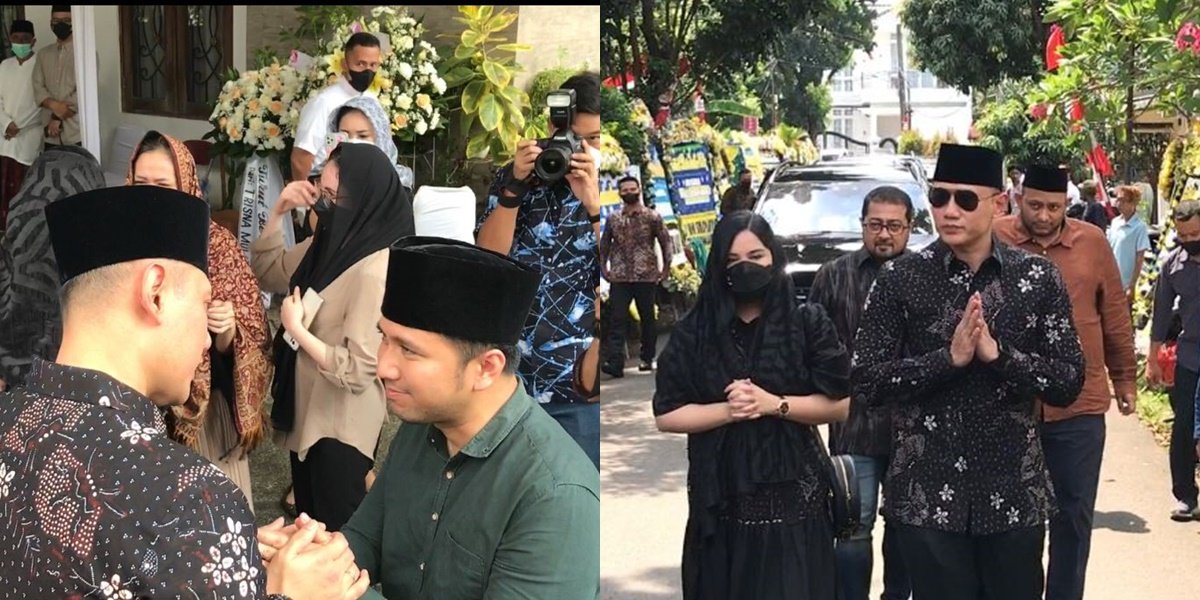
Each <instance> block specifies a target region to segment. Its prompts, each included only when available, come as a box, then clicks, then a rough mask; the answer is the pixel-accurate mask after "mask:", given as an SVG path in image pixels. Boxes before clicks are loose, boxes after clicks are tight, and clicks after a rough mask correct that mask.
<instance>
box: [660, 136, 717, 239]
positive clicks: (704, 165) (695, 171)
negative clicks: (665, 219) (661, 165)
mask: <svg viewBox="0 0 1200 600" xmlns="http://www.w3.org/2000/svg"><path fill="white" fill-rule="evenodd" d="M666 156H667V165H668V169H669V173H670V177H669V178H668V182H669V184H670V189H671V200H672V204H673V205H674V208H675V214H676V216H677V218H678V220H679V232H680V235H681V236H682V237H683V240H684V243H688V244H690V243H692V242H691V241H692V240H693V239H697V240H700V241H701V242H700V243H702V244H707V243H708V238H709V236H710V235H712V230H713V228H714V227H715V226H716V223H717V202H718V201H717V189H716V185H715V183H714V181H713V172H712V168H711V167H710V164H711V163H710V161H711V160H712V155H711V154H710V153H709V150H708V146H706V145H705V144H703V143H701V142H687V143H682V144H675V145H673V146H670V147H669V148H667V150H666Z"/></svg>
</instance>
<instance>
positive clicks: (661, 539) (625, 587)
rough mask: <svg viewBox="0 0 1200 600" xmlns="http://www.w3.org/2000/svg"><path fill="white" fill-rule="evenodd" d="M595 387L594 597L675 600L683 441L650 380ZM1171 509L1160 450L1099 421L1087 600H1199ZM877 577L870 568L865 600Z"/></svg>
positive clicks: (1186, 529)
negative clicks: (666, 425) (664, 427)
mask: <svg viewBox="0 0 1200 600" xmlns="http://www.w3.org/2000/svg"><path fill="white" fill-rule="evenodd" d="M634 366H635V367H636V364H635V365H634ZM602 386H603V387H602V389H603V396H602V398H603V402H604V409H603V417H602V418H603V423H602V426H603V429H602V431H603V436H602V438H601V442H600V454H601V469H600V474H601V489H602V494H603V497H602V505H601V506H602V508H601V510H602V513H601V522H602V523H603V528H602V532H601V542H600V543H601V554H600V560H601V562H600V573H601V594H600V596H601V598H604V599H618V598H619V599H621V600H666V599H670V598H678V597H679V595H680V591H679V559H680V554H681V552H682V540H683V528H684V524H685V522H686V520H687V495H686V473H687V454H686V450H685V436H682V435H672V434H663V433H659V432H658V431H657V430H656V429H655V428H654V421H653V417H652V415H651V412H650V398H651V397H652V395H653V393H654V378H653V376H652V375H650V374H642V373H638V372H637V369H636V368H633V369H629V370H627V371H626V376H625V377H624V378H623V379H616V380H614V379H608V378H607V377H606V378H605V379H604V380H603V382H602ZM1172 504H1173V501H1172V500H1171V496H1170V476H1169V474H1168V472H1167V454H1166V450H1165V449H1164V448H1162V447H1159V446H1158V445H1156V443H1155V441H1154V439H1153V437H1152V436H1151V434H1150V433H1149V431H1148V430H1146V429H1145V428H1144V427H1142V426H1141V425H1140V424H1139V423H1137V422H1136V421H1135V420H1134V418H1133V417H1121V416H1120V415H1119V413H1116V412H1115V410H1114V412H1113V413H1112V414H1110V415H1109V418H1108V445H1107V449H1106V451H1105V460H1104V467H1103V471H1102V473H1101V484H1100V492H1099V499H1098V501H1097V506H1096V523H1095V532H1094V536H1093V542H1092V558H1091V562H1090V568H1089V570H1088V587H1087V593H1086V596H1085V597H1086V598H1087V599H1088V600H1131V599H1137V600H1183V599H1191V598H1197V597H1200V592H1198V591H1197V590H1200V568H1197V566H1196V564H1197V560H1198V559H1200V523H1183V524H1181V523H1174V522H1172V521H1171V520H1170V519H1169V518H1168V517H1167V513H1168V511H1169V509H1170V508H1171V505H1172ZM877 546H878V545H877ZM876 564H877V565H878V564H879V559H878V558H876ZM879 575H880V573H879V569H878V567H877V568H876V570H875V579H876V581H875V584H874V585H875V590H874V592H873V596H874V597H878V594H879V591H880V581H879Z"/></svg>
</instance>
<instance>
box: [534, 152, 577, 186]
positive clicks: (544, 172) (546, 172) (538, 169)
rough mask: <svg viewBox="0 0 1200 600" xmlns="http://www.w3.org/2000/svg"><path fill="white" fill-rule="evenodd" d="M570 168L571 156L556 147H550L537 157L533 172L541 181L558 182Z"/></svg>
mask: <svg viewBox="0 0 1200 600" xmlns="http://www.w3.org/2000/svg"><path fill="white" fill-rule="evenodd" d="M570 167H571V156H570V155H569V154H567V151H566V150H564V149H563V148H560V147H557V146H551V147H550V148H547V149H545V150H544V151H543V152H542V153H541V154H539V155H538V157H537V160H536V161H534V163H533V170H534V172H535V173H537V176H538V178H540V179H541V180H542V181H546V182H551V181H558V180H559V179H562V178H563V177H565V176H566V174H567V171H568V170H569V169H570Z"/></svg>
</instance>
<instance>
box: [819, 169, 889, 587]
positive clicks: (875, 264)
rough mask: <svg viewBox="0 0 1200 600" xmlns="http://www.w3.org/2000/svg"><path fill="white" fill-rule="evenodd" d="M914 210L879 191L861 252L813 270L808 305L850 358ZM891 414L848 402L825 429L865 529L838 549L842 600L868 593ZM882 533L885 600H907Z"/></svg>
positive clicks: (870, 204) (870, 203)
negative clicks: (845, 459)
mask: <svg viewBox="0 0 1200 600" xmlns="http://www.w3.org/2000/svg"><path fill="white" fill-rule="evenodd" d="M912 219H913V203H912V199H911V198H909V196H908V194H906V193H904V190H901V189H899V188H896V187H892V186H886V185H885V186H881V187H877V188H875V189H873V190H871V191H870V193H868V194H867V196H866V198H864V199H863V207H862V236H863V246H862V248H859V249H858V250H855V251H854V252H851V253H849V254H845V255H842V256H841V257H839V258H837V259H836V260H834V261H832V262H829V263H826V264H825V265H823V266H822V267H821V269H820V270H819V271H817V275H816V279H814V280H813V287H812V291H811V293H810V295H809V301H810V302H813V303H816V304H820V305H822V306H823V307H825V312H827V313H829V316H830V317H831V318H832V319H833V323H834V326H836V328H837V332H838V337H840V338H841V340H842V343H843V344H845V345H846V351H847V352H854V333H855V332H856V331H858V318H859V316H860V315H861V314H862V310H863V304H864V303H865V302H866V300H867V293H868V292H870V290H871V284H872V283H874V282H875V276H876V275H877V274H878V273H879V268H880V267H881V266H882V265H884V264H885V263H887V262H888V261H890V260H892V259H893V258H896V257H898V256H901V255H902V254H907V253H908V250H907V246H908V234H909V227H910V226H911V224H912ZM891 418H892V413H891V410H889V409H888V408H886V407H878V408H875V409H871V410H868V408H867V407H866V406H865V405H863V403H862V402H860V401H858V400H857V399H856V398H854V397H853V396H851V397H850V417H849V419H847V420H846V423H845V424H841V423H831V424H830V425H829V451H830V453H832V454H849V455H850V456H852V457H853V458H854V469H855V473H856V474H857V476H858V490H859V494H860V495H861V497H862V527H861V528H859V530H858V532H856V533H855V534H854V535H853V536H852V537H851V538H850V539H847V540H842V541H839V542H838V545H837V550H836V552H837V560H838V588H839V590H840V595H839V597H840V598H842V599H843V600H866V598H867V595H868V594H869V593H870V591H871V568H872V562H873V559H874V552H873V551H872V548H871V544H872V539H871V532H872V530H874V528H875V514H876V512H878V511H877V510H876V509H877V508H878V506H879V503H878V500H879V491H880V486H881V484H882V483H883V475H884V473H885V472H886V471H887V465H888V459H889V458H890V456H891V453H892V428H891ZM883 531H884V533H883V585H884V591H883V598H884V600H891V599H894V598H895V599H903V598H908V596H909V593H910V591H911V590H910V587H909V583H908V574H907V572H906V571H905V570H904V562H903V557H902V556H900V553H899V547H898V546H897V545H896V541H895V530H894V528H893V527H892V526H891V524H887V525H886V526H885V527H884V530H883Z"/></svg>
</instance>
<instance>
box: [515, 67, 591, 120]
mask: <svg viewBox="0 0 1200 600" xmlns="http://www.w3.org/2000/svg"><path fill="white" fill-rule="evenodd" d="M580 71H583V69H575V68H572V67H554V68H552V69H546V70H544V71H538V73H537V74H536V75H534V76H533V79H530V80H529V84H528V85H526V89H527V90H528V92H529V104H530V106H532V107H533V110H534V111H535V112H537V111H540V110H541V109H542V108H545V106H546V96H547V95H549V94H550V92H552V91H554V90H557V89H558V88H559V87H561V86H562V84H563V82H564V81H566V80H568V79H570V78H571V76H572V75H575V74H577V73H579V72H580Z"/></svg>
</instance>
